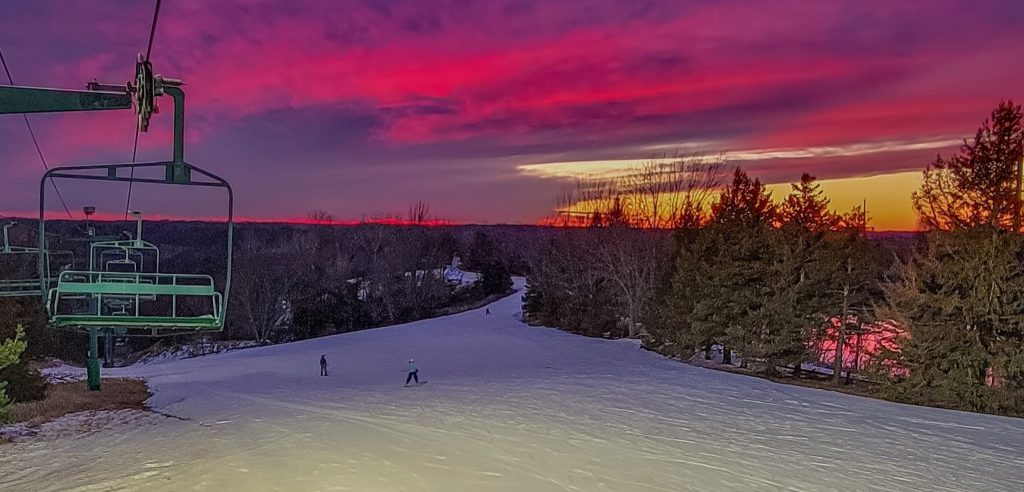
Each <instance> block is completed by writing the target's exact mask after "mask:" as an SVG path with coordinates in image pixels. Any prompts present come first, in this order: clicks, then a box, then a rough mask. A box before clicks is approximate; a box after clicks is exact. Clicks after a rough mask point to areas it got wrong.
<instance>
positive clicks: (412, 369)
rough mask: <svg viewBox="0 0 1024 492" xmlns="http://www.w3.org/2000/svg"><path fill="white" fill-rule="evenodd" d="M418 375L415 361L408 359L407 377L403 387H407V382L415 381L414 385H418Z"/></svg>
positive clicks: (418, 371)
mask: <svg viewBox="0 0 1024 492" xmlns="http://www.w3.org/2000/svg"><path fill="white" fill-rule="evenodd" d="M419 373H420V370H419V369H417V368H416V361H415V360H413V359H409V375H408V376H406V377H405V385H406V386H409V381H416V384H420V377H419Z"/></svg>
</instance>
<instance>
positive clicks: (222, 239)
mask: <svg viewBox="0 0 1024 492" xmlns="http://www.w3.org/2000/svg"><path fill="white" fill-rule="evenodd" d="M311 217H318V221H317V222H314V223H313V224H309V225H297V224H241V225H239V226H238V227H236V229H235V240H234V255H233V274H232V289H231V295H230V300H229V307H228V318H227V323H226V326H225V329H224V331H222V332H217V333H207V334H194V333H183V334H182V335H176V336H171V337H165V338H159V339H154V338H148V337H133V338H128V339H123V340H120V341H119V342H118V343H119V345H118V347H119V349H118V350H116V351H115V357H117V358H118V359H120V360H122V361H131V360H134V358H136V357H138V356H140V355H142V354H145V353H154V352H155V351H162V350H170V349H174V348H175V347H178V346H182V345H192V344H198V345H205V344H208V343H218V342H226V341H230V342H238V341H249V342H255V343H257V344H268V343H281V342H287V341H294V340H301V339H307V338H313V337H319V336H324V335H331V334H337V333H345V332H350V331H356V330H362V329H366V328H372V327H377V326H385V325H391V324H396V323H404V322H409V321H414V320H418V319H423V318H428V317H433V316H438V315H444V314H449V313H452V312H457V311H458V310H461V309H467V308H472V307H475V306H478V305H481V304H483V303H485V302H488V301H489V300H492V299H495V298H497V297H500V296H504V295H507V294H508V293H510V292H511V288H512V280H511V273H512V271H513V270H514V269H518V271H517V273H522V271H523V269H524V268H526V264H527V262H526V260H525V257H523V256H521V253H522V252H528V251H529V250H530V248H529V246H528V244H529V243H530V242H532V240H530V239H528V238H527V237H526V236H524V235H523V234H522V228H515V227H510V228H488V227H460V228H449V227H422V226H395V225H382V224H364V225H358V226H335V225H330V222H331V221H330V220H329V217H327V216H326V214H324V213H323V212H314V213H311ZM93 226H94V228H95V233H96V235H98V236H114V237H116V236H117V235H118V234H120V233H121V231H122V230H133V227H134V224H130V223H127V222H122V223H117V222H100V223H94V224H93ZM81 227H82V224H81V223H74V222H58V223H55V224H54V227H53V228H52V230H53V231H55V232H58V233H59V234H57V235H55V236H54V237H53V238H52V239H51V242H52V244H51V246H50V247H51V248H55V250H56V249H64V248H67V249H68V250H73V251H74V253H75V255H76V256H77V257H78V258H79V259H81V258H84V257H85V256H84V255H86V253H85V251H84V248H87V246H88V242H87V241H82V240H76V238H77V237H79V236H81V234H80V233H81V232H82V231H81V230H79V229H81ZM34 232H35V231H34V229H32V228H31V227H19V228H18V229H17V230H16V231H15V232H14V234H12V235H13V236H14V238H13V239H14V241H15V242H16V243H18V244H20V243H25V242H26V241H32V240H33V239H34V237H35V236H34V235H33V234H34ZM144 237H145V239H146V240H147V241H150V242H152V243H154V244H156V245H158V246H159V247H160V253H161V261H160V268H161V271H164V272H174V273H197V274H207V275H210V274H212V276H213V277H214V280H215V282H216V283H217V284H218V285H223V282H224V271H225V267H226V259H227V255H226V253H225V247H226V240H227V234H226V228H225V227H224V225H223V224H216V223H195V222H192V223H188V222H157V223H153V224H147V225H146V226H145V228H144ZM496 238H498V239H496ZM520 243H521V244H520ZM28 244H31V243H28ZM516 244H520V247H518V249H510V248H509V246H510V245H516ZM454 257H459V258H460V260H461V269H462V270H464V271H470V272H474V273H476V274H478V276H477V279H476V281H475V282H466V283H459V282H457V281H453V280H457V279H453V278H450V277H448V276H446V275H445V267H446V266H450V265H451V263H452V261H453V258H454ZM30 260H31V262H30V263H32V264H34V263H35V260H34V257H33V258H30ZM26 268H28V271H27V272H21V273H22V274H27V275H29V278H31V276H34V275H35V273H34V267H33V266H32V265H31V264H28V265H27V267H26ZM8 273H10V272H8ZM40 302H41V301H40V299H39V298H38V297H35V296H33V297H19V298H0V341H4V340H8V342H7V343H6V344H4V345H0V381H2V382H4V383H5V385H0V387H2V386H6V388H4V390H5V391H4V392H0V421H2V420H3V417H4V415H3V407H4V406H5V404H4V400H13V401H17V402H25V401H33V400H38V399H41V398H43V397H44V396H45V392H46V387H47V383H46V380H45V378H43V377H42V376H41V375H40V374H39V372H38V371H36V370H34V369H32V365H31V364H30V363H31V361H33V360H39V359H44V358H46V357H57V358H60V359H63V360H67V361H72V362H78V363H81V362H83V361H84V358H85V353H86V348H87V346H88V345H87V337H86V336H85V335H84V334H83V333H79V332H69V331H62V330H55V329H50V328H47V327H46V326H45V319H44V315H43V310H42V307H41V304H40ZM19 325H20V326H23V327H24V332H23V335H19V334H18V330H17V327H18V326H19ZM26 342H27V343H26ZM126 352H127V353H126ZM115 362H116V361H115ZM4 393H6V396H5V395H4Z"/></svg>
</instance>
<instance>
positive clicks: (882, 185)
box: [768, 171, 921, 231]
mask: <svg viewBox="0 0 1024 492" xmlns="http://www.w3.org/2000/svg"><path fill="white" fill-rule="evenodd" d="M818 183H819V184H820V185H821V190H822V192H823V193H824V194H825V196H826V197H828V199H829V200H830V201H831V208H832V210H834V211H836V212H838V213H844V212H848V211H850V210H851V209H853V207H859V206H861V205H864V204H866V205H867V211H868V217H869V219H870V220H869V222H868V225H869V226H870V227H872V228H873V229H875V230H877V231H912V230H916V229H917V215H916V214H915V212H914V208H913V206H912V204H911V201H910V195H911V194H912V193H913V192H914V191H915V190H917V189H918V187H920V186H921V171H906V172H900V173H892V174H879V175H876V176H864V177H855V178H839V179H822V180H818ZM768 189H769V190H770V191H771V193H772V198H774V199H775V200H782V199H783V198H784V197H785V196H786V195H787V194H789V191H790V189H791V188H790V185H789V183H773V184H770V185H768Z"/></svg>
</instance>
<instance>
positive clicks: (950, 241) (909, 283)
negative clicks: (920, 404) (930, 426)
mask: <svg viewBox="0 0 1024 492" xmlns="http://www.w3.org/2000/svg"><path fill="white" fill-rule="evenodd" d="M1022 258H1024V239H1022V237H1021V235H1019V234H1016V233H1011V232H1006V231H1002V230H999V229H996V228H994V227H989V226H978V227H972V228H968V229H958V230H954V231H952V232H932V233H929V234H928V236H927V238H926V241H925V244H924V245H923V248H922V250H921V251H920V252H919V254H918V255H916V256H915V257H914V258H913V259H912V260H911V261H910V262H909V263H907V264H904V265H902V267H901V269H900V272H899V273H900V275H899V277H898V278H897V279H895V280H894V282H893V283H892V284H890V285H888V287H887V290H886V297H887V301H888V309H887V310H885V311H883V313H882V314H883V315H887V316H893V317H895V318H896V319H897V320H898V321H899V322H901V323H902V324H903V326H905V327H906V329H907V330H908V332H909V335H910V336H909V338H908V339H907V340H906V341H905V344H904V346H903V350H902V353H901V354H900V358H899V362H900V363H901V365H902V366H903V367H905V368H906V369H907V370H908V371H909V375H908V376H907V378H906V379H905V380H902V381H899V382H897V383H896V384H895V387H894V388H893V390H894V392H895V393H896V394H897V395H900V396H902V397H904V398H921V397H927V398H929V399H933V400H935V401H937V402H944V405H945V406H953V407H956V408H965V409H969V410H980V411H997V412H1006V411H1015V412H1018V413H1019V412H1022V411H1024V407H1018V408H1016V409H1008V408H1005V407H1003V405H1005V404H1006V402H1012V401H1017V400H1018V399H1019V398H1020V392H1021V391H1022V390H1024V365H1022V360H1024V358H1022V356H1024V268H1022V263H1021V260H1022Z"/></svg>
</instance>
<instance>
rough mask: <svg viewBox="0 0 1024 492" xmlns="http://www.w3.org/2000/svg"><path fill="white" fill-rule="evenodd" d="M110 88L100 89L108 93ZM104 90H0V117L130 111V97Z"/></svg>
mask: <svg viewBox="0 0 1024 492" xmlns="http://www.w3.org/2000/svg"><path fill="white" fill-rule="evenodd" d="M113 87H114V86H103V88H104V89H111V88H113ZM123 90H124V91H123V92H113V91H108V90H88V91H81V90H70V89H46V88H39V87H22V86H14V85H3V86H0V114H17V113H22V114H24V113H59V112H68V111H105V110H112V109H131V108H132V95H131V94H130V93H129V92H128V90H127V88H124V89H123Z"/></svg>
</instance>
